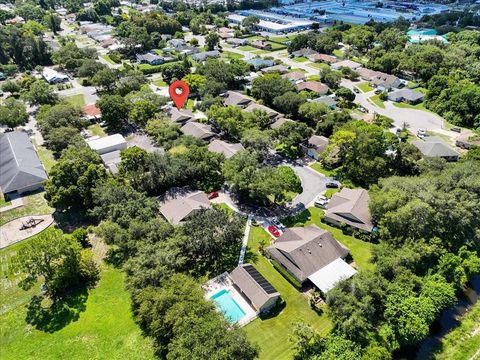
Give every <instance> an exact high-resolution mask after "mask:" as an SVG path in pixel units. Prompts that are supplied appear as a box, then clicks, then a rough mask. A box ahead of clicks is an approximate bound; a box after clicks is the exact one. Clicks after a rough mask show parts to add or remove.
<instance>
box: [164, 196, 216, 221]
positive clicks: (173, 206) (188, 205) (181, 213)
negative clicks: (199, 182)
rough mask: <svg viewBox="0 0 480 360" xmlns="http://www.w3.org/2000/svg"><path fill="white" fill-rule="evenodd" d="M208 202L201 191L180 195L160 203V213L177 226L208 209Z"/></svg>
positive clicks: (209, 206)
mask: <svg viewBox="0 0 480 360" xmlns="http://www.w3.org/2000/svg"><path fill="white" fill-rule="evenodd" d="M211 207H212V205H210V201H209V200H208V198H207V195H206V194H205V193H204V192H203V191H192V192H187V193H180V194H176V195H173V196H171V197H167V198H166V199H164V200H163V201H161V202H160V213H161V214H162V215H163V217H164V218H165V219H166V220H167V221H168V222H170V223H171V224H174V225H179V224H181V223H182V222H183V221H185V220H187V219H188V218H189V217H190V216H192V215H195V213H197V212H198V211H200V210H202V209H210V208H211Z"/></svg>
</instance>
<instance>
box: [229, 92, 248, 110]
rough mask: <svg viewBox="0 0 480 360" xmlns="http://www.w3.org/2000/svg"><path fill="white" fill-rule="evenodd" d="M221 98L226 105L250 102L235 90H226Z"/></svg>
mask: <svg viewBox="0 0 480 360" xmlns="http://www.w3.org/2000/svg"><path fill="white" fill-rule="evenodd" d="M223 98H224V100H223V103H224V104H225V105H227V106H229V105H234V106H240V107H244V106H247V105H248V104H250V103H251V102H252V100H251V99H249V98H248V97H246V96H245V95H243V94H240V93H239V92H236V91H227V92H226V93H225V95H224V97H223Z"/></svg>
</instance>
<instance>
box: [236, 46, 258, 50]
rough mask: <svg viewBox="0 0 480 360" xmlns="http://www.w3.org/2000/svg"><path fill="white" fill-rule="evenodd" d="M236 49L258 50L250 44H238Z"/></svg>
mask: <svg viewBox="0 0 480 360" xmlns="http://www.w3.org/2000/svg"><path fill="white" fill-rule="evenodd" d="M238 50H242V51H255V50H258V49H257V48H254V47H253V46H250V45H245V46H239V47H238Z"/></svg>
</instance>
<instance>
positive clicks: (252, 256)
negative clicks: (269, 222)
mask: <svg viewBox="0 0 480 360" xmlns="http://www.w3.org/2000/svg"><path fill="white" fill-rule="evenodd" d="M262 240H265V241H267V243H268V241H269V240H270V236H269V235H268V234H267V233H266V232H265V230H263V228H261V227H255V226H252V228H251V230H250V236H249V238H248V252H247V261H249V262H251V263H253V264H254V265H255V268H256V269H257V270H258V271H259V272H260V273H261V274H262V275H263V276H264V277H265V278H266V279H267V280H268V281H269V282H270V283H271V284H272V285H273V286H274V287H275V288H276V289H277V290H278V292H279V293H280V295H281V296H282V299H283V300H284V301H285V303H286V306H285V308H283V309H282V310H281V312H280V313H279V314H278V315H276V316H273V317H270V318H268V317H267V318H265V319H260V318H259V319H256V320H254V321H253V322H252V323H250V324H248V325H247V326H245V328H244V329H245V331H246V333H247V336H248V338H249V339H250V341H252V342H253V343H256V344H258V345H259V346H260V359H261V360H267V359H271V360H281V359H292V357H293V353H294V349H293V347H292V343H291V342H290V340H289V339H290V336H291V334H292V330H293V324H295V323H296V322H298V321H304V322H306V323H308V324H310V325H311V326H313V327H314V328H315V329H316V330H317V331H318V332H320V333H322V334H324V333H326V332H328V331H329V330H330V328H331V324H330V320H329V319H328V318H327V316H326V315H325V313H323V314H322V315H321V316H319V315H318V314H317V313H316V312H315V311H313V310H312V309H311V308H310V306H309V304H308V301H307V298H306V297H304V296H303V295H302V294H301V293H300V292H299V291H298V290H297V289H295V288H294V287H293V285H292V284H290V283H289V282H288V281H287V280H286V279H285V278H284V277H283V276H282V275H281V274H280V273H279V272H278V271H277V270H276V269H275V268H274V267H273V265H272V264H271V263H270V262H269V261H268V260H267V259H266V258H265V257H264V256H262V255H260V253H259V252H258V244H259V242H260V241H262Z"/></svg>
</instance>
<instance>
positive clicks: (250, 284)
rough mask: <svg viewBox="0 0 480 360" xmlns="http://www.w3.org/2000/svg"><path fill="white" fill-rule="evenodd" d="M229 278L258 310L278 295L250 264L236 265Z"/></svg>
mask: <svg viewBox="0 0 480 360" xmlns="http://www.w3.org/2000/svg"><path fill="white" fill-rule="evenodd" d="M230 278H231V279H232V280H233V282H234V283H235V285H237V286H238V288H239V289H240V290H241V291H242V293H244V294H245V295H246V296H247V298H248V299H249V300H250V302H251V303H252V304H253V306H254V307H255V308H256V309H258V310H260V309H261V308H262V307H263V306H264V305H265V304H266V303H267V302H268V301H269V300H270V299H271V298H275V297H279V296H280V294H279V293H278V291H277V290H276V289H275V288H274V287H273V286H272V285H271V284H270V283H269V282H268V281H267V280H266V279H265V278H264V277H263V276H262V275H261V274H260V273H259V272H258V271H257V270H256V269H255V268H254V267H253V266H252V265H251V264H242V265H239V266H237V267H236V268H235V269H234V270H233V271H232V272H231V273H230Z"/></svg>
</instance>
